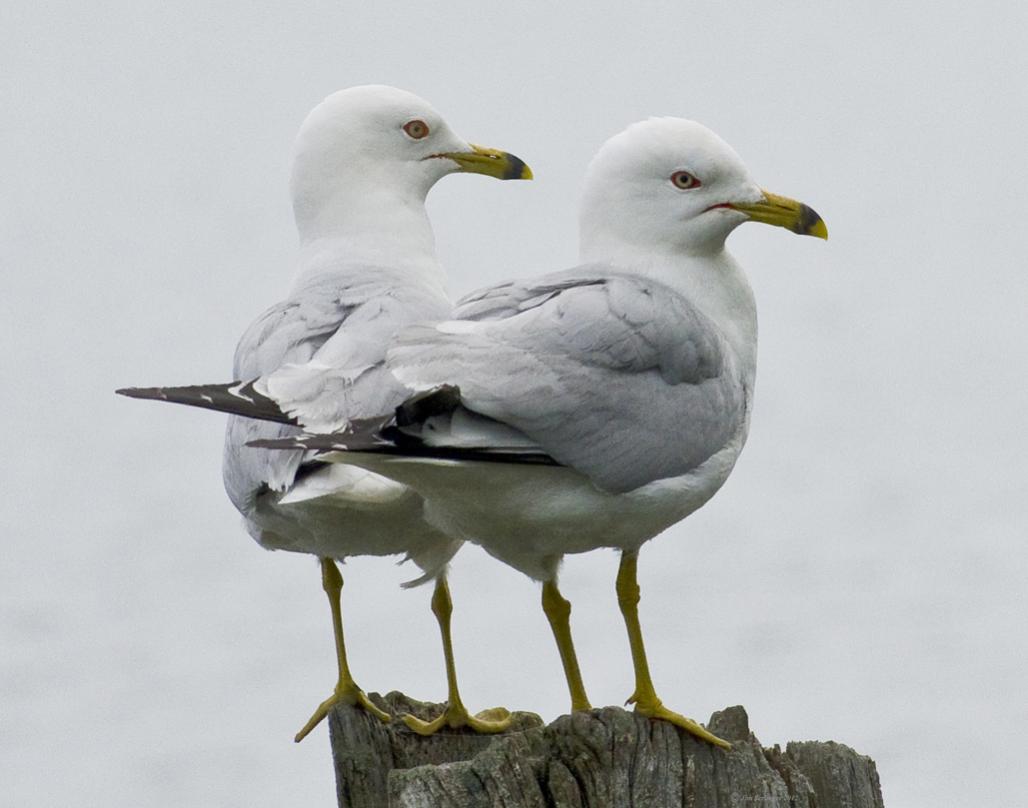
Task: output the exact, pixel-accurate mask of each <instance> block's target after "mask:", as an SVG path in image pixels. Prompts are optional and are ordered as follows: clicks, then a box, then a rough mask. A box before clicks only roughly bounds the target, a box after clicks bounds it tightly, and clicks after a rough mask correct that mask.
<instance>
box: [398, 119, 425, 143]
mask: <svg viewBox="0 0 1028 808" xmlns="http://www.w3.org/2000/svg"><path fill="white" fill-rule="evenodd" d="M403 131H404V132H406V133H407V135H408V137H412V138H414V140H421V139H422V138H425V137H428V124H427V123H425V122H424V121H423V120H421V119H420V118H415V119H414V120H413V121H407V123H405V124H404V125H403Z"/></svg>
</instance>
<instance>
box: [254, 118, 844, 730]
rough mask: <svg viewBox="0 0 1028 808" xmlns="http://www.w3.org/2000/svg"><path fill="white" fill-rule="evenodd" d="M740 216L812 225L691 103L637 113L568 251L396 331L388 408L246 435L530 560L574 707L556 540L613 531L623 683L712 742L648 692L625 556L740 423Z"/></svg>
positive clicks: (747, 311)
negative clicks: (734, 252)
mask: <svg viewBox="0 0 1028 808" xmlns="http://www.w3.org/2000/svg"><path fill="white" fill-rule="evenodd" d="M749 221H752V222H762V223H764V224H770V225H776V226H780V227H784V228H786V229H788V230H791V231H793V232H794V233H797V234H801V235H810V236H816V237H820V238H825V239H826V238H827V237H828V231H827V228H826V226H825V224H824V222H823V221H822V219H821V217H820V216H818V215H817V214H816V213H815V212H814V211H813V210H811V209H810V208H809V207H807V206H806V205H803V204H801V203H799V202H796V201H794V200H792V199H788V198H786V197H782V196H778V195H776V194H772V193H769V192H768V191H765V190H763V189H762V188H761V187H760V186H759V185H758V184H757V183H756V182H755V181H754V180H753V179H752V178H751V176H750V174H749V172H748V171H747V169H746V167H745V165H744V164H743V162H742V160H741V159H740V158H739V156H738V155H737V154H736V153H735V151H733V150H732V148H731V147H730V146H728V144H726V143H725V142H724V141H723V140H721V138H719V137H718V136H717V135H716V134H714V133H713V132H712V131H710V130H709V129H707V128H706V127H704V126H702V125H701V124H699V123H696V122H694V121H690V120H684V119H681V118H651V119H649V120H646V121H643V122H640V123H636V124H634V125H632V126H630V127H628V129H626V130H625V131H623V132H621V133H620V134H618V135H616V136H614V137H613V138H611V139H610V140H608V141H607V142H606V143H605V144H604V145H603V146H602V148H601V149H600V150H599V152H598V153H597V155H596V156H595V158H594V159H593V160H592V162H591V163H590V166H589V169H588V173H587V177H586V182H585V188H584V193H583V199H582V204H581V213H580V248H581V249H580V259H581V264H580V265H579V266H577V267H574V268H572V269H568V270H565V271H561V272H555V273H551V274H547V275H543V276H541V277H536V278H532V279H530V280H522V281H514V282H509V283H504V284H500V285H497V286H492V287H489V288H486V289H484V290H482V291H479V292H476V293H473V294H471V295H469V296H467V297H465V298H464V299H463V300H461V301H459V303H458V304H457V307H456V309H455V311H454V313H453V315H452V317H451V318H450V319H449V320H445V321H442V322H438V323H435V324H420V325H417V326H412V327H411V328H408V329H406V330H404V331H403V332H401V333H400V334H399V335H398V337H397V338H396V340H395V341H394V343H393V345H392V347H391V348H390V349H389V351H388V353H387V358H386V367H387V369H388V370H389V371H390V372H391V373H392V375H393V376H394V377H395V378H396V379H397V380H398V381H400V382H402V383H403V384H405V385H407V386H408V387H410V388H411V389H412V390H413V391H416V394H415V395H414V396H412V397H411V398H410V399H408V400H407V401H406V402H404V403H403V404H401V405H400V406H399V407H398V408H396V410H395V411H394V412H393V413H392V414H385V415H383V416H382V417H379V418H375V419H367V420H363V421H360V422H354V423H351V424H350V425H348V428H347V429H346V430H344V431H342V432H340V433H337V434H335V435H330V434H320V435H303V436H299V437H292V438H289V439H286V440H265V441H259V442H258V443H257V445H259V446H263V447H266V448H274V447H279V448H287V449H294V450H295V449H296V448H302V449H305V450H310V451H314V452H316V457H317V458H318V459H319V460H322V461H325V462H332V463H338V464H346V465H353V466H359V467H361V468H364V469H367V470H370V471H374V472H376V473H379V474H381V475H383V476H385V477H388V478H389V479H392V480H396V481H399V482H401V483H403V484H404V485H407V486H409V487H410V488H412V489H413V490H415V491H417V492H418V493H419V494H420V495H421V496H422V497H423V498H424V500H425V503H426V513H427V515H428V518H429V520H430V521H431V522H432V523H433V524H434V525H436V526H437V527H439V528H440V529H441V530H443V531H445V532H447V533H448V534H450V535H452V536H455V537H458V538H460V539H464V540H470V541H472V542H475V543H476V544H479V545H481V546H482V547H483V548H485V550H486V551H487V552H489V553H490V554H491V555H493V556H494V557H496V558H498V559H499V560H501V561H503V562H505V563H506V564H508V565H510V566H512V567H514V568H516V569H518V570H520V571H521V572H523V573H525V574H526V575H528V576H530V577H532V578H534V579H536V580H538V581H541V582H542V584H543V597H542V603H543V609H544V611H545V612H546V615H547V617H548V619H549V621H550V624H551V628H552V631H553V634H554V637H555V639H556V642H557V647H558V650H559V652H560V656H561V660H562V663H563V666H564V673H565V677H566V679H567V683H568V688H569V691H570V694H571V704H572V710H585V709H589V701H588V698H587V696H586V692H585V688H584V686H583V684H582V678H581V674H580V670H579V665H578V661H577V657H576V655H575V650H574V645H573V642H572V638H571V631H570V625H569V616H570V604H569V603H568V601H567V600H566V599H564V598H563V596H562V595H561V594H560V592H559V590H558V588H557V571H558V567H559V564H560V561H561V559H562V558H563V556H564V555H565V554H568V553H582V552H588V551H591V550H594V549H597V548H601V547H609V548H614V549H617V550H620V551H621V562H620V566H619V570H618V574H617V579H616V585H615V590H616V593H617V598H618V603H619V606H620V609H621V612H622V615H623V618H624V621H625V626H626V629H627V632H628V640H629V646H630V649H631V655H632V662H633V667H634V672H635V689H634V691H633V693H632V695H631V696H630V697H629V699H628V702H627V703H632V704H634V705H635V709H636V711H637V712H639V713H641V714H643V715H646V716H649V717H652V718H655V719H662V720H665V721H669V722H671V723H672V724H675V725H677V726H679V727H682V728H683V729H685V730H686V731H688V732H690V733H692V734H693V735H695V736H697V737H699V738H702V739H704V740H705V741H708V742H710V743H712V744H715V745H718V746H721V747H726V748H727V747H729V744H728V743H727V742H725V741H724V740H722V739H720V738H718V737H716V736H715V735H713V734H712V733H710V732H708V731H707V730H706V729H705V728H704V727H702V726H701V725H700V724H698V723H696V722H695V721H693V720H691V719H689V718H686V717H685V716H684V715H681V714H679V713H677V712H674V711H673V710H670V709H669V708H667V707H665V706H664V705H663V703H662V701H661V699H660V698H659V697H658V696H657V692H656V689H655V687H654V685H653V681H652V679H651V676H650V669H649V664H648V662H647V658H646V650H645V646H644V643H643V635H642V629H641V627H640V623H639V615H638V604H639V600H640V589H639V584H638V580H637V558H638V553H639V550H640V548H641V547H642V545H643V544H644V543H645V542H646V541H648V540H649V539H651V538H653V537H654V536H656V535H658V534H659V533H661V532H662V531H663V530H665V529H666V528H668V527H669V526H671V525H673V524H675V523H676V522H679V521H680V520H682V519H684V518H685V517H687V516H689V514H691V513H693V512H694V511H695V510H697V509H698V508H700V507H702V506H703V505H704V504H705V503H706V502H707V501H708V500H709V499H710V498H711V497H712V496H713V495H714V494H715V493H716V492H717V490H718V489H719V488H720V487H721V486H722V484H723V483H724V482H725V480H726V479H727V478H728V476H729V474H730V473H731V471H732V468H733V467H734V465H735V462H736V460H737V459H738V457H739V453H740V452H741V451H742V448H743V444H744V443H745V441H746V437H747V433H748V430H749V425H750V414H751V411H752V405H753V386H754V379H755V374H756V359H757V310H756V304H755V300H754V295H753V291H752V289H751V287H750V284H749V282H748V281H747V278H746V275H745V273H744V271H743V269H742V267H741V266H740V265H739V264H738V263H737V262H736V261H735V259H734V258H733V257H732V256H731V255H730V254H729V252H728V251H727V250H726V248H725V240H726V239H727V237H728V235H729V234H730V233H731V232H732V231H733V230H734V229H735V228H736V227H738V226H739V225H740V224H743V223H744V222H749Z"/></svg>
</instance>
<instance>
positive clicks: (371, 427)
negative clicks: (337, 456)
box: [246, 415, 396, 452]
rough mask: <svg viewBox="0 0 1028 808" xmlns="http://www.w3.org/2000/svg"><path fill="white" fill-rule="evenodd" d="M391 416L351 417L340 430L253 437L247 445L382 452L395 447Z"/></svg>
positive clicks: (328, 450) (268, 447)
mask: <svg viewBox="0 0 1028 808" xmlns="http://www.w3.org/2000/svg"><path fill="white" fill-rule="evenodd" d="M392 423H393V417H392V416H391V415H390V416H387V417H384V418H363V419H354V420H353V421H351V422H350V425H349V426H348V427H347V428H346V429H344V430H343V431H342V432H331V433H326V434H320V435H312V434H304V435H296V436H294V437H286V438H265V439H262V440H252V441H250V442H248V443H247V444H246V445H247V446H254V447H256V448H258V449H305V450H312V451H316V452H382V451H388V450H390V449H396V441H395V440H393V439H392V436H393V435H395V433H396V428H395V427H392V428H391V429H390V426H391V424H392Z"/></svg>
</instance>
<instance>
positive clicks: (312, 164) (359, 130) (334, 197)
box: [291, 85, 532, 230]
mask: <svg viewBox="0 0 1028 808" xmlns="http://www.w3.org/2000/svg"><path fill="white" fill-rule="evenodd" d="M457 172H466V173H474V174H484V175H486V176H490V177H495V178H497V179H531V177H532V172H531V170H530V169H529V168H528V166H527V165H525V163H524V162H523V161H522V160H521V159H520V158H518V157H515V156H514V155H513V154H510V153H508V152H504V151H499V150H497V149H490V148H486V147H484V146H476V145H474V144H472V143H468V142H467V141H466V140H464V139H463V138H461V137H459V136H458V135H457V134H456V133H455V132H454V131H453V130H452V129H451V128H450V126H449V124H448V123H447V122H446V121H445V120H444V119H443V117H442V115H440V114H439V113H438V112H437V111H436V110H435V108H434V107H432V105H431V104H429V103H428V102H427V101H425V100H424V99H422V98H419V97H418V96H416V95H414V94H413V93H410V92H407V91H405V90H400V89H397V88H396V87H387V86H384V85H366V86H360V87H350V88H348V89H345V90H340V91H339V92H336V93H333V94H332V95H330V96H329V97H328V98H326V99H325V100H324V101H322V102H321V103H320V104H318V106H316V107H315V108H314V109H313V110H312V111H311V112H310V114H309V115H308V116H307V118H306V119H305V120H304V122H303V125H302V126H301V127H300V132H299V134H298V135H297V138H296V143H295V145H294V147H293V169H292V180H291V186H292V194H293V208H294V211H295V213H296V218H297V223H298V224H299V225H300V227H301V230H303V229H304V225H305V224H307V223H314V222H318V221H319V220H324V219H325V218H328V219H329V220H338V219H339V218H340V217H346V216H348V215H359V211H360V210H361V209H362V208H363V209H366V208H367V207H368V206H371V207H374V206H375V205H376V203H377V202H381V204H382V205H383V206H387V205H392V206H397V205H399V206H403V205H412V204H413V205H415V206H416V205H419V204H423V203H424V200H425V196H426V195H427V194H428V192H429V190H430V189H431V188H432V186H433V185H434V184H435V183H436V182H437V181H438V180H439V179H441V178H442V177H444V176H446V175H447V174H453V173H457ZM321 224H322V225H324V224H326V222H324V221H321Z"/></svg>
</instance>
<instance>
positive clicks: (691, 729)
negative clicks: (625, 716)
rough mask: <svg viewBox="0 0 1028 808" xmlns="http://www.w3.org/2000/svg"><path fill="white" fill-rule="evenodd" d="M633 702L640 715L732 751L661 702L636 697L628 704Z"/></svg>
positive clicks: (705, 730)
mask: <svg viewBox="0 0 1028 808" xmlns="http://www.w3.org/2000/svg"><path fill="white" fill-rule="evenodd" d="M631 702H634V703H635V711H636V712H637V713H639V715H644V716H646V717H647V718H656V719H658V720H660V721H667V722H668V723H670V724H674V725H675V726H676V727H681V728H682V729H684V730H685V731H686V732H688V733H689V734H690V735H693V736H695V737H697V738H699V739H700V740H701V741H706V742H707V743H711V744H714V746H719V747H721V748H722V749H729V750H730V749H731V748H732V745H731V744H730V743H728V741H726V740H724V739H723V738H719V737H717V735H715V734H714V733H713V732H710V731H709V730H707V729H706V728H705V727H702V726H700V725H699V724H698V723H696V722H695V721H693V720H692V719H691V718H686V717H685V716H684V715H682V714H681V713H676V712H675V711H674V710H669V709H668V708H667V707H665V706H664V705H663V704H661V703H660V700H659V699H657V700H656V701H652V702H650V701H647V702H641V701H639V700H638V699H636V697H635V696H632V697H631V698H629V700H628V701H627V702H625V703H626V704H629V703H631Z"/></svg>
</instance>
